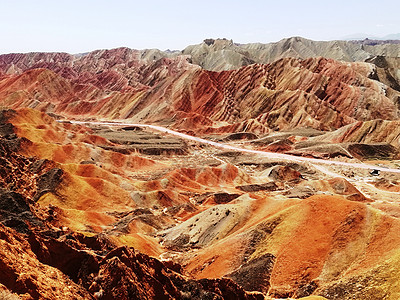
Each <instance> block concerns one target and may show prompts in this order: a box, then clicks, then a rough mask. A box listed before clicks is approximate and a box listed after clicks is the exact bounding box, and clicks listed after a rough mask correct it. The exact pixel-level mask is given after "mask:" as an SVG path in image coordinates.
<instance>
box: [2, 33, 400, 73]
mask: <svg viewBox="0 0 400 300" xmlns="http://www.w3.org/2000/svg"><path fill="white" fill-rule="evenodd" d="M398 42H399V41H395V40H385V41H381V40H379V41H378V40H363V41H340V40H337V41H313V40H309V39H305V38H302V37H291V38H286V39H282V40H280V41H278V42H275V43H267V44H263V43H249V44H239V43H234V41H233V40H229V39H205V40H204V41H203V42H202V43H200V44H196V45H190V46H187V47H186V48H185V49H183V50H182V51H170V50H166V51H161V50H159V49H145V50H134V49H129V48H121V49H127V51H128V49H129V51H128V52H131V53H133V54H129V55H134V56H135V58H134V60H135V61H142V62H151V61H156V60H159V59H161V58H173V57H177V56H181V55H185V56H186V57H187V59H188V61H189V62H190V63H192V64H195V65H198V66H200V67H202V68H203V69H206V70H209V71H225V70H234V69H239V68H240V67H243V66H247V65H250V64H254V63H259V64H268V63H272V62H274V61H276V60H278V59H281V58H287V57H292V58H300V59H307V58H311V57H325V58H332V59H335V60H339V61H347V62H356V61H366V60H368V59H369V60H371V59H373V58H374V57H376V56H386V57H394V58H398V57H400V44H398ZM117 49H119V48H117ZM127 51H125V52H127ZM120 52H121V51H120ZM122 52H123V51H122ZM102 53H107V50H95V51H92V52H89V53H80V54H76V55H70V54H66V53H54V54H49V53H47V54H46V57H47V59H49V60H44V61H43V60H42V58H40V59H36V58H35V57H37V56H38V57H42V55H40V53H36V54H37V55H35V54H34V53H29V57H31V59H33V61H31V62H27V61H25V58H26V57H27V54H3V55H0V68H1V69H3V70H4V67H1V64H2V62H3V64H4V61H6V62H7V63H9V62H10V60H12V63H13V65H14V66H15V67H19V68H21V69H26V68H32V66H34V65H38V64H40V63H51V62H53V61H54V60H55V61H57V62H56V63H59V61H60V59H57V57H58V56H62V61H63V64H64V65H65V63H66V62H68V63H69V64H76V62H78V63H79V61H84V60H85V59H86V57H93V56H96V55H98V56H101V55H102ZM10 57H11V58H10ZM123 59H124V57H120V60H123ZM24 65H25V67H24Z"/></svg>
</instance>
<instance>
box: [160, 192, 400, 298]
mask: <svg viewBox="0 0 400 300" xmlns="http://www.w3.org/2000/svg"><path fill="white" fill-rule="evenodd" d="M209 215H210V217H209ZM211 216H213V218H211ZM195 218H196V219H195ZM195 221H196V222H195ZM211 222H213V223H214V225H212V224H211ZM399 229H400V221H399V220H398V219H395V218H392V217H389V216H388V215H385V214H384V213H382V212H379V211H377V210H375V209H372V208H370V207H369V206H367V205H365V204H362V203H359V202H354V201H349V200H345V199H343V198H341V197H337V196H313V197H310V198H308V199H305V200H292V201H286V202H282V201H279V200H278V201H276V200H272V199H268V198H259V199H254V198H253V199H252V198H250V199H244V198H243V199H240V200H239V199H237V200H235V201H233V202H231V203H229V205H219V206H216V207H214V208H210V209H209V210H207V211H204V212H203V213H202V214H201V215H198V216H195V217H193V218H192V219H189V220H187V221H186V222H184V223H182V224H180V225H178V226H177V228H173V229H170V230H167V231H166V232H163V233H162V235H163V236H164V244H166V245H167V246H169V247H172V248H173V249H174V250H179V249H185V248H187V247H189V248H191V247H197V248H200V249H199V250H197V251H195V252H193V251H189V252H186V254H182V255H183V257H182V258H181V260H182V262H184V267H185V269H186V270H187V271H188V272H190V274H192V275H194V276H195V277H196V278H204V277H212V278H219V277H221V276H226V277H229V278H232V279H234V280H235V281H236V282H238V283H239V284H240V285H242V286H243V287H244V288H245V289H246V290H257V291H262V292H263V293H266V294H268V295H270V296H274V297H277V298H284V297H295V298H298V297H302V296H307V295H310V294H316V295H322V296H325V297H327V298H328V299H382V298H384V297H387V299H396V298H397V297H398V295H399V293H400V290H399V288H398V276H399V272H400V269H399V267H398V265H399V259H400V256H399V253H400V239H399V237H398V234H397V233H398V230H399ZM185 242H187V243H185Z"/></svg>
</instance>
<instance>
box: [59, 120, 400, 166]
mask: <svg viewBox="0 0 400 300" xmlns="http://www.w3.org/2000/svg"><path fill="white" fill-rule="evenodd" d="M59 122H64V121H62V120H61V121H59ZM66 122H67V121H66ZM68 122H71V123H72V124H91V125H105V126H117V127H121V126H123V127H126V126H136V127H142V128H150V129H153V130H157V131H160V132H164V133H168V134H171V135H174V136H178V137H180V138H182V139H186V140H191V141H195V142H199V143H203V144H208V145H211V146H214V147H218V148H222V149H226V150H232V151H239V152H243V153H253V154H258V155H262V156H265V157H268V158H271V159H281V160H287V161H291V162H309V163H312V164H324V165H338V166H346V167H351V168H357V169H368V170H373V169H375V170H379V171H381V172H390V173H400V169H392V168H384V167H379V166H375V165H369V164H364V163H349V162H341V161H332V160H324V159H317V158H308V157H299V156H293V155H289V154H282V153H274V152H265V151H259V150H251V149H246V148H241V147H236V146H231V145H227V144H223V143H218V142H213V141H209V140H206V139H202V138H199V137H195V136H191V135H188V134H185V133H180V132H177V131H174V130H171V129H168V128H165V127H162V126H157V125H147V124H134V123H123V122H89V121H88V122H87V121H68Z"/></svg>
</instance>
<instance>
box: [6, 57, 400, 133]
mask: <svg viewBox="0 0 400 300" xmlns="http://www.w3.org/2000/svg"><path fill="white" fill-rule="evenodd" d="M110 55H111V54H110ZM113 55H114V56H116V57H117V58H118V56H117V55H116V54H115V53H114V54H113ZM114 56H112V57H114ZM86 59H89V58H88V57H87V58H86ZM98 59H100V58H98ZM109 63H111V62H109ZM115 63H117V62H115ZM77 64H78V63H77ZM128 65H129V64H128ZM114 67H115V68H116V69H115V70H114V71H113V72H119V73H118V74H120V76H123V77H124V78H126V79H127V80H128V81H129V82H130V86H131V88H130V89H129V90H124V89H123V88H120V87H118V88H117V91H114V92H112V93H110V92H109V91H107V89H106V88H103V87H99V86H96V85H94V84H92V83H89V82H86V81H85V80H81V79H79V78H78V79H76V80H75V79H74V80H71V79H69V78H68V77H64V76H63V75H62V74H56V73H54V72H53V71H50V70H49V69H32V70H28V71H25V72H23V73H22V74H20V75H13V76H11V75H10V76H8V77H7V76H6V77H4V78H3V79H2V80H0V98H1V99H2V104H3V105H8V106H11V107H20V106H27V107H35V108H36V109H40V110H42V111H46V112H54V113H56V114H64V115H65V114H66V115H70V116H78V115H79V116H86V117H91V116H93V115H96V116H97V117H106V118H111V119H112V118H129V119H130V120H131V121H134V122H151V123H161V124H168V125H171V126H174V127H175V128H178V129H182V130H186V131H189V132H200V133H209V134H211V133H221V132H241V131H243V132H252V133H256V134H264V133H267V132H270V131H271V130H288V129H293V128H297V127H310V128H314V129H319V130H331V129H337V128H340V127H342V126H344V125H348V124H350V123H353V122H355V121H357V120H359V121H368V120H373V119H385V120H394V119H397V118H398V116H399V106H398V103H397V102H398V99H399V97H400V92H398V91H396V90H393V89H392V88H390V87H388V86H386V85H385V84H383V83H380V82H378V81H376V80H373V79H371V78H370V77H371V76H372V77H373V74H375V73H376V67H375V66H374V65H372V64H368V63H352V64H348V63H341V62H338V61H334V60H329V59H325V58H312V59H307V60H298V59H293V58H287V59H282V60H279V61H277V62H275V63H272V64H270V65H251V66H247V67H243V68H241V69H238V70H234V71H226V72H219V73H216V72H210V71H205V70H201V69H200V68H198V67H195V66H193V65H190V64H189V63H188V62H187V61H186V60H185V59H184V58H183V57H176V58H173V59H167V58H165V59H161V60H159V61H156V62H153V63H150V65H148V66H146V67H143V68H139V69H137V68H133V67H132V68H133V69H132V70H131V71H128V70H125V69H123V68H122V67H121V68H122V69H121V70H120V69H118V67H117V66H114ZM114 67H113V68H114ZM77 68H78V67H77ZM78 69H79V68H78ZM124 72H125V73H124ZM132 72H136V73H135V74H136V75H137V76H136V75H135V76H134V75H133V73H132ZM138 84H139V85H141V86H142V87H141V88H136V87H134V86H136V85H138ZM4 130H6V129H4Z"/></svg>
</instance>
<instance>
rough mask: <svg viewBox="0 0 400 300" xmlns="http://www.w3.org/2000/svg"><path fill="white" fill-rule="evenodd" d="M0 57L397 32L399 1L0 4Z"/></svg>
mask: <svg viewBox="0 0 400 300" xmlns="http://www.w3.org/2000/svg"><path fill="white" fill-rule="evenodd" d="M0 4H1V6H0V7H1V11H2V13H1V17H0V26H1V34H0V36H1V41H0V53H10V52H31V51H64V52H69V53H79V52H87V51H91V50H95V49H104V48H115V47H121V46H126V47H130V48H135V49H144V48H159V49H161V50H165V49H179V50H181V49H183V48H184V47H185V46H187V45H190V44H198V43H200V42H202V41H203V40H204V39H205V38H223V37H225V38H229V39H233V40H234V41H235V42H238V43H249V42H262V43H267V42H273V41H278V40H280V39H282V38H285V37H290V36H302V37H306V38H310V39H314V40H331V39H338V38H341V37H343V36H347V35H351V34H355V33H368V34H371V35H376V36H383V35H387V34H391V33H399V32H400V18H399V10H400V4H399V0H379V1H377V0H374V1H370V0H363V1H361V0H360V1H359V0H355V1H352V0H346V1H343V0H336V1H335V0H333V1H323V0H318V1H306V0H303V1H299V0H297V1H291V0H289V1H288V0H286V1H284V0H274V1H261V0H254V1H252V0H247V1H235V0H230V1H225V0H221V1H218V0H202V1H190V0H185V1H179V0H169V1H168V0H167V1H165V0H164V1H158V0H152V1H148V0H142V1H122V0H109V1H103V0H80V1H76V0H71V1H62V0H59V1H54V0H52V1H47V0H43V1H42V0H36V1H33V0H29V1H28V0H23V1H21V0H15V1H14V0H6V1H5V0H0Z"/></svg>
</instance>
